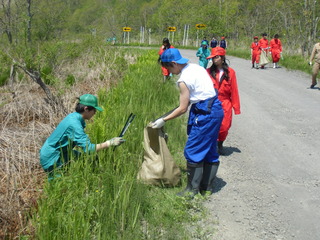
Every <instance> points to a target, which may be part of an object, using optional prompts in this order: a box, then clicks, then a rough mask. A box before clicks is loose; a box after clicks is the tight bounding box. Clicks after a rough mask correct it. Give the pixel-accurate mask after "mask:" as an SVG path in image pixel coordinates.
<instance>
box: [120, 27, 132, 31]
mask: <svg viewBox="0 0 320 240" xmlns="http://www.w3.org/2000/svg"><path fill="white" fill-rule="evenodd" d="M122 31H124V32H131V27H123V28H122Z"/></svg>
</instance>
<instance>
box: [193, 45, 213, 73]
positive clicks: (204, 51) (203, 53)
mask: <svg viewBox="0 0 320 240" xmlns="http://www.w3.org/2000/svg"><path fill="white" fill-rule="evenodd" d="M196 56H197V57H198V58H199V65H200V66H201V67H204V68H207V66H208V62H209V59H207V57H209V56H210V50H209V49H208V44H207V42H206V41H202V43H201V47H200V48H199V49H198V51H197V53H196Z"/></svg>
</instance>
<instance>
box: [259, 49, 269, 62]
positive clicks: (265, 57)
mask: <svg viewBox="0 0 320 240" xmlns="http://www.w3.org/2000/svg"><path fill="white" fill-rule="evenodd" d="M268 63H269V60H268V58H267V53H266V52H265V51H261V55H260V62H259V64H260V65H261V66H264V65H267V64H268Z"/></svg>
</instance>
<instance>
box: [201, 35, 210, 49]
mask: <svg viewBox="0 0 320 240" xmlns="http://www.w3.org/2000/svg"><path fill="white" fill-rule="evenodd" d="M203 42H206V44H207V46H209V41H208V40H207V38H206V37H203V39H202V41H201V45H202V43H203ZM200 47H201V46H200Z"/></svg>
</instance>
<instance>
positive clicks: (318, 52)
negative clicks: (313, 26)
mask: <svg viewBox="0 0 320 240" xmlns="http://www.w3.org/2000/svg"><path fill="white" fill-rule="evenodd" d="M319 38H320V37H319ZM313 59H315V61H314V64H313V67H312V82H311V86H310V88H314V87H315V86H316V85H317V75H318V73H319V70H320V41H319V42H318V43H316V44H315V45H314V46H313V49H312V53H311V56H310V61H309V65H310V66H311V65H312V61H313ZM319 90H320V88H319Z"/></svg>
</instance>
